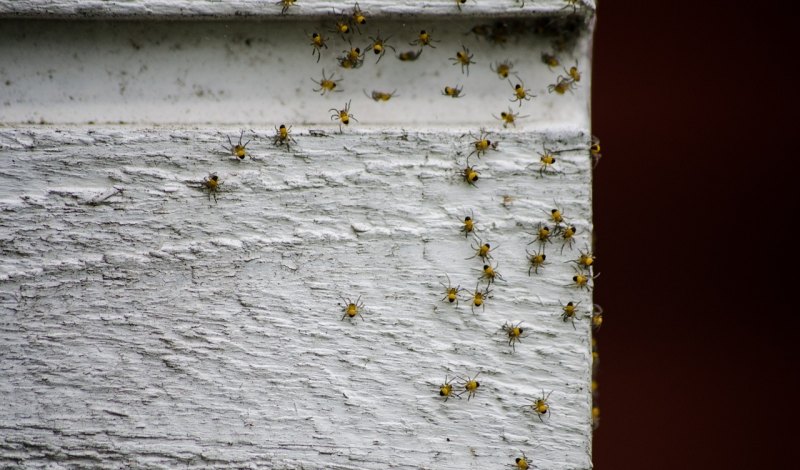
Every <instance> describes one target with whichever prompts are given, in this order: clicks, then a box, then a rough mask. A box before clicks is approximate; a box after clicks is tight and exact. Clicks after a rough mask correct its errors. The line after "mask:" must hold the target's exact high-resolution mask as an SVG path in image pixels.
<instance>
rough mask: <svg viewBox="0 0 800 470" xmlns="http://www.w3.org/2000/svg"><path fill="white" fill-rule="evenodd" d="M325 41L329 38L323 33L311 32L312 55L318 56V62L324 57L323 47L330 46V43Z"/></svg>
mask: <svg viewBox="0 0 800 470" xmlns="http://www.w3.org/2000/svg"><path fill="white" fill-rule="evenodd" d="M325 41H327V39H326V38H325V37H323V36H322V35H321V34H319V33H312V34H311V46H312V47H313V49H311V55H312V56H316V57H317V62H319V59H320V58H322V48H323V47H324V48H325V49H327V48H328V45H327V44H325Z"/></svg>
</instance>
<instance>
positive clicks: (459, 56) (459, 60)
mask: <svg viewBox="0 0 800 470" xmlns="http://www.w3.org/2000/svg"><path fill="white" fill-rule="evenodd" d="M450 60H452V61H453V65H461V73H464V70H466V72H467V76H469V64H474V63H475V62H473V61H472V54H470V53H469V49H467V48H466V47H465V46H464V45H463V44H462V45H461V50H460V51H458V52H456V56H455V57H450Z"/></svg>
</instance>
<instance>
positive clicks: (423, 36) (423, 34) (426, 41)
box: [408, 29, 439, 49]
mask: <svg viewBox="0 0 800 470" xmlns="http://www.w3.org/2000/svg"><path fill="white" fill-rule="evenodd" d="M434 42H439V41H437V40H434V39H433V38H432V37H431V34H430V33H429V32H427V31H425V30H424V29H423V30H422V31H420V32H419V36H417V39H415V40H413V41H411V42H410V43H408V44H409V45H411V46H420V47H425V46H428V47H432V48H434V49H436V46H434V45H433V43H434Z"/></svg>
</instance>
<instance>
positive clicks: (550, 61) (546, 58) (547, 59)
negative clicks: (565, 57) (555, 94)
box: [542, 52, 561, 70]
mask: <svg viewBox="0 0 800 470" xmlns="http://www.w3.org/2000/svg"><path fill="white" fill-rule="evenodd" d="M542 62H544V64H545V65H547V68H549V69H550V70H553V67H558V66H559V65H561V62H559V61H558V58H557V57H556V56H554V55H553V54H548V53H547V52H542Z"/></svg>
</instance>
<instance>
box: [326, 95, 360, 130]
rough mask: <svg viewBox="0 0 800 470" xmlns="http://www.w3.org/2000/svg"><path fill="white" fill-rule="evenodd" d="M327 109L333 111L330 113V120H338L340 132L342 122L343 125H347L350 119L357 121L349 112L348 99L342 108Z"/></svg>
mask: <svg viewBox="0 0 800 470" xmlns="http://www.w3.org/2000/svg"><path fill="white" fill-rule="evenodd" d="M328 111H333V114H332V115H331V121H333V120H337V121H339V133H340V134H341V133H342V124H344V125H345V126H347V125H349V124H350V120H351V119H352V120H353V121H356V122H358V119H356V117H355V116H353V115H352V114H350V101H348V102H347V104H346V105H344V109H336V108H331V109H329V110H328Z"/></svg>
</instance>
